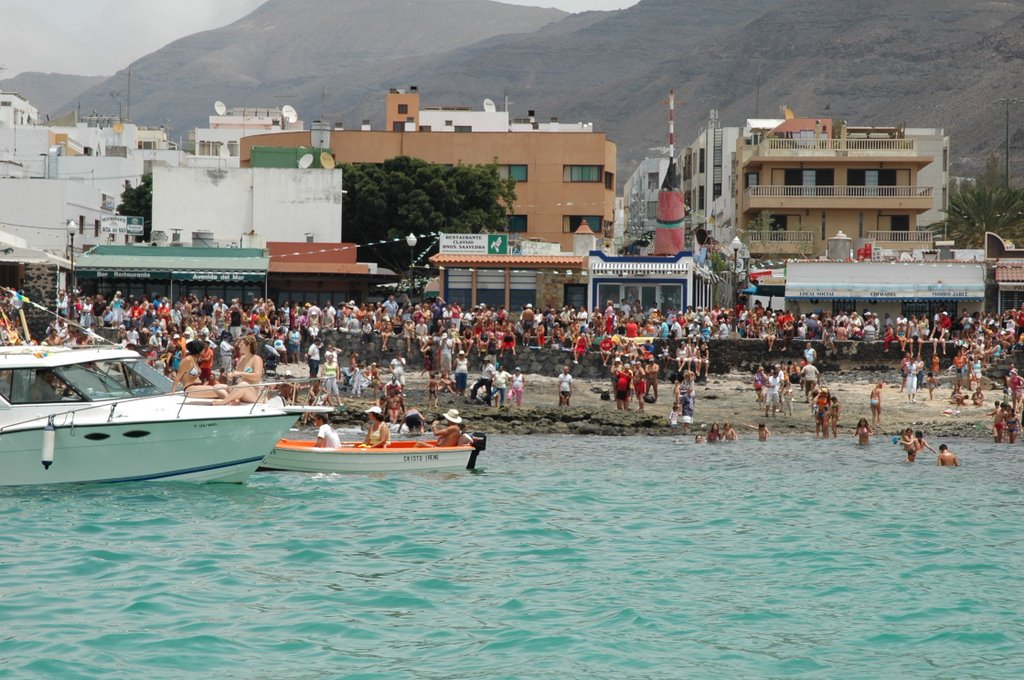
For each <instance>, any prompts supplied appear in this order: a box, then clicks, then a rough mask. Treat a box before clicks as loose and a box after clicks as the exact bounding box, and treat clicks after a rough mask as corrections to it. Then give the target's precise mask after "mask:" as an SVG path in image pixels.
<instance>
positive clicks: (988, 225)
mask: <svg viewBox="0 0 1024 680" xmlns="http://www.w3.org/2000/svg"><path fill="white" fill-rule="evenodd" d="M945 226H946V233H947V234H948V235H949V237H950V238H952V239H953V240H955V241H956V244H957V247H959V248H980V247H982V245H983V243H984V239H985V232H986V231H991V232H995V233H996V234H999V235H1000V236H1001V237H1003V238H1004V239H1007V240H1013V241H1018V242H1020V241H1022V240H1024V190H1020V189H1006V188H1003V187H991V186H980V185H978V184H972V185H969V186H961V187H960V189H959V190H958V191H957V192H956V193H954V194H953V195H952V196H950V199H949V209H948V210H947V211H946V225H945Z"/></svg>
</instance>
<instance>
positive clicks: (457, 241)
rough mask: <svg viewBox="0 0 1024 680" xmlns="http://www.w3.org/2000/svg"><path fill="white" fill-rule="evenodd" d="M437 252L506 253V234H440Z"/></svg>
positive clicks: (452, 253)
mask: <svg viewBox="0 0 1024 680" xmlns="http://www.w3.org/2000/svg"><path fill="white" fill-rule="evenodd" d="M438 252H441V253H444V254H450V255H508V235H507V234H441V242H440V244H439V245H438Z"/></svg>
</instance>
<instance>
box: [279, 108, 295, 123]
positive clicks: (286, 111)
mask: <svg viewBox="0 0 1024 680" xmlns="http://www.w3.org/2000/svg"><path fill="white" fill-rule="evenodd" d="M281 115H282V116H284V118H285V120H287V121H288V122H289V123H294V122H295V121H297V120H298V119H299V114H298V113H297V112H296V111H295V107H294V106H292V105H291V104H285V105H284V106H282V107H281Z"/></svg>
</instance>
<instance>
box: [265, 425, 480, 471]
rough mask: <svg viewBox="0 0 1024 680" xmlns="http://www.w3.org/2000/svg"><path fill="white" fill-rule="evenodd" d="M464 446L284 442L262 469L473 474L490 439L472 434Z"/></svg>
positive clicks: (278, 444) (275, 449)
mask: <svg viewBox="0 0 1024 680" xmlns="http://www.w3.org/2000/svg"><path fill="white" fill-rule="evenodd" d="M472 436H473V443H472V444H466V445H464V446H432V445H430V444H428V443H427V442H422V441H421V442H417V441H392V442H391V443H390V445H388V446H387V447H386V448H380V449H375V448H368V447H365V446H362V445H360V444H356V443H352V442H348V443H343V444H342V445H341V446H339V447H338V448H334V449H325V448H317V446H316V442H315V441H310V440H303V439H282V440H280V441H279V442H277V445H276V446H275V447H274V450H273V451H272V452H271V453H270V455H268V456H267V457H266V458H265V459H264V460H263V463H262V465H261V466H260V468H261V469H263V470H288V471H291V472H406V471H411V470H463V469H465V470H472V469H474V468H475V467H476V459H477V456H478V455H479V454H480V452H481V451H483V450H484V449H485V448H487V436H486V435H484V434H481V433H479V432H476V433H473V435H472Z"/></svg>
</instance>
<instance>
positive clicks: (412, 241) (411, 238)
mask: <svg viewBox="0 0 1024 680" xmlns="http://www.w3.org/2000/svg"><path fill="white" fill-rule="evenodd" d="M417 240H418V239H417V238H416V234H409V235H408V236H406V237H405V244H406V245H407V246H409V299H410V300H412V289H413V285H414V283H415V280H416V275H415V273H414V272H413V259H414V258H415V255H416V251H415V248H416V241H417Z"/></svg>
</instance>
